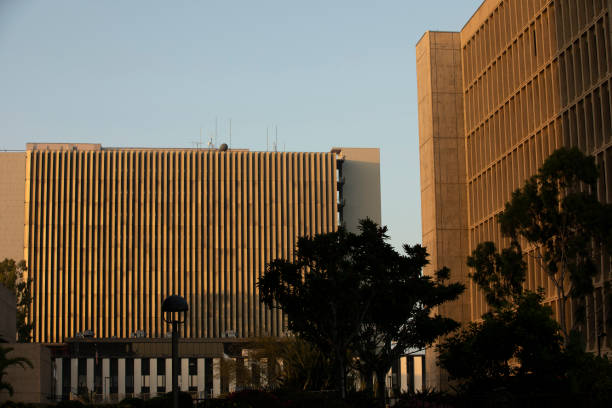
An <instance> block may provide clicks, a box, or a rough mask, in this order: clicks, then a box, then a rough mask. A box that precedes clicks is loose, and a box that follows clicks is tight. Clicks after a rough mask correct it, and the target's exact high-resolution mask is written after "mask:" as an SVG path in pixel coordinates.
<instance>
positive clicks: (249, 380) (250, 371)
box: [236, 357, 253, 384]
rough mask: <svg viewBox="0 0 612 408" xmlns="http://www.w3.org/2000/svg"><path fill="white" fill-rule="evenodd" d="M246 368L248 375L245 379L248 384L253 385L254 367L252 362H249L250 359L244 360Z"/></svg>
mask: <svg viewBox="0 0 612 408" xmlns="http://www.w3.org/2000/svg"><path fill="white" fill-rule="evenodd" d="M244 368H246V370H245V371H246V375H247V378H245V380H246V383H247V384H252V383H253V367H252V366H251V361H250V360H249V358H248V357H245V358H244ZM236 374H237V373H236Z"/></svg>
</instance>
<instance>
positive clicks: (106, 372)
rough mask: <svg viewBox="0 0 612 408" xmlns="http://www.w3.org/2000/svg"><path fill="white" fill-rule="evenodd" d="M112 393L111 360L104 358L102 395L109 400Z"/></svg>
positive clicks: (105, 399)
mask: <svg viewBox="0 0 612 408" xmlns="http://www.w3.org/2000/svg"><path fill="white" fill-rule="evenodd" d="M109 395H110V360H109V359H108V358H103V359H102V396H103V399H104V401H108V397H109Z"/></svg>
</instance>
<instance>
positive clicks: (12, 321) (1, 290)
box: [0, 284, 17, 343]
mask: <svg viewBox="0 0 612 408" xmlns="http://www.w3.org/2000/svg"><path fill="white" fill-rule="evenodd" d="M16 302H17V299H16V298H15V295H14V294H13V292H11V291H10V290H9V289H7V288H6V287H5V286H4V285H2V284H0V316H2V319H0V340H2V341H6V342H9V343H12V342H14V341H15V340H16V336H17V303H16Z"/></svg>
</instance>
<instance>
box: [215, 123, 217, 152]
mask: <svg viewBox="0 0 612 408" xmlns="http://www.w3.org/2000/svg"><path fill="white" fill-rule="evenodd" d="M216 144H217V117H216V116H215V145H216Z"/></svg>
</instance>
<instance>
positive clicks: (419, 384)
mask: <svg viewBox="0 0 612 408" xmlns="http://www.w3.org/2000/svg"><path fill="white" fill-rule="evenodd" d="M412 361H413V362H414V392H419V391H422V390H423V357H422V356H414V357H413V360H412Z"/></svg>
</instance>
